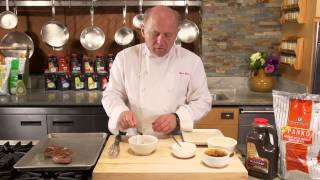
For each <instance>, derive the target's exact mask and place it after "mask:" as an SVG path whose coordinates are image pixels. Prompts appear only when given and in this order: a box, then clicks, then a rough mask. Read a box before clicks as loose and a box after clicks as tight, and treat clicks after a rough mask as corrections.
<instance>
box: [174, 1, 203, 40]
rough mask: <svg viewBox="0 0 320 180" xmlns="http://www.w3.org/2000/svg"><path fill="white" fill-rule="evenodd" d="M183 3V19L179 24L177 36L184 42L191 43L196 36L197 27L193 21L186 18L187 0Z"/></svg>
mask: <svg viewBox="0 0 320 180" xmlns="http://www.w3.org/2000/svg"><path fill="white" fill-rule="evenodd" d="M185 4H186V8H185V19H184V20H183V21H182V23H181V24H180V26H179V28H180V30H179V32H178V38H179V39H180V40H181V41H182V42H184V43H191V42H193V41H195V40H196V39H197V38H198V36H199V28H198V26H197V25H196V24H195V23H194V22H192V21H190V20H188V19H187V18H186V17H187V16H188V0H185Z"/></svg>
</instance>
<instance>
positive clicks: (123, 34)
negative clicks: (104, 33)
mask: <svg viewBox="0 0 320 180" xmlns="http://www.w3.org/2000/svg"><path fill="white" fill-rule="evenodd" d="M126 13H127V3H126V2H125V4H124V8H123V13H122V15H123V26H122V27H121V28H120V29H118V30H117V31H116V33H115V34H114V40H115V41H116V43H117V44H119V45H122V46H125V45H128V44H130V43H131V42H132V41H133V39H134V34H133V31H132V30H131V29H130V28H128V27H127V26H126Z"/></svg>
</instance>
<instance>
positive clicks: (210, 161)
mask: <svg viewBox="0 0 320 180" xmlns="http://www.w3.org/2000/svg"><path fill="white" fill-rule="evenodd" d="M217 151H219V152H220V153H218V154H224V156H221V157H214V156H212V155H208V154H209V153H208V152H217ZM221 152H222V153H221ZM210 154H217V153H210ZM229 155H230V154H229V152H228V151H227V150H225V149H221V148H208V149H206V150H205V151H203V153H202V155H201V160H202V162H204V163H205V164H206V165H207V166H210V167H215V168H222V167H225V166H227V165H228V164H229V161H230V156H229Z"/></svg>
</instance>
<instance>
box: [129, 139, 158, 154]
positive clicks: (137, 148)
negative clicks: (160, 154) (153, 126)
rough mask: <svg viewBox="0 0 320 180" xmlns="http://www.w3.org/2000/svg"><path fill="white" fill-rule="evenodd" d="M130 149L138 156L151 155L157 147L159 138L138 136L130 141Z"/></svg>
mask: <svg viewBox="0 0 320 180" xmlns="http://www.w3.org/2000/svg"><path fill="white" fill-rule="evenodd" d="M128 142H129V147H130V149H131V150H132V151H133V152H134V153H136V154H138V155H149V154H151V153H152V152H153V151H154V150H155V149H156V147H157V143H158V138H157V137H155V136H152V135H136V136H132V137H130V138H129V139H128Z"/></svg>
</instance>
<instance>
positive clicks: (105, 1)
mask: <svg viewBox="0 0 320 180" xmlns="http://www.w3.org/2000/svg"><path fill="white" fill-rule="evenodd" d="M15 4H16V6H27V7H41V6H51V1H50V0H47V1H28V0H22V1H18V0H16V1H15ZM9 5H10V6H13V2H10V3H9ZM90 5H91V1H86V0H82V1H78V0H76V1H73V0H72V3H71V0H64V1H57V2H56V4H55V6H65V7H69V6H90ZM157 5H165V6H184V5H185V2H184V0H171V1H170V0H167V1H144V2H143V6H157ZM201 5H202V0H194V1H188V6H198V7H199V6H201ZM0 6H5V2H3V1H1V2H0ZM95 6H97V7H99V6H123V3H122V1H116V0H110V1H109V0H96V2H95ZM127 6H139V3H138V1H136V0H128V1H127Z"/></svg>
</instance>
